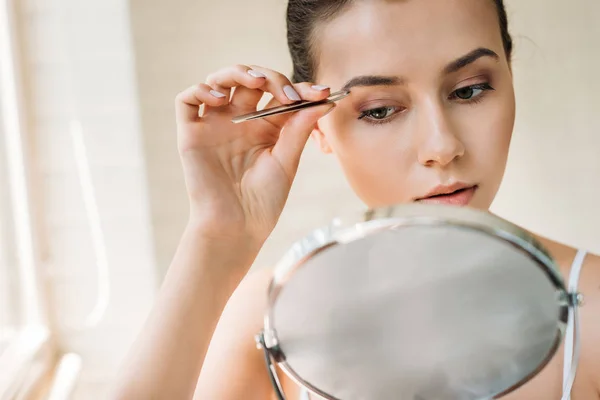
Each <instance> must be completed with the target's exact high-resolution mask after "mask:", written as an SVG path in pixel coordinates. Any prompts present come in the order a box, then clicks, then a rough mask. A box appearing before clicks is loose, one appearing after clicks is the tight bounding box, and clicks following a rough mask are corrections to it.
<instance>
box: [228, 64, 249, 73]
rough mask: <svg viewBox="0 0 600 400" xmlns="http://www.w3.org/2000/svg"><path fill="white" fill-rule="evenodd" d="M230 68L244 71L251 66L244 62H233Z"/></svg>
mask: <svg viewBox="0 0 600 400" xmlns="http://www.w3.org/2000/svg"><path fill="white" fill-rule="evenodd" d="M232 69H233V70H234V71H236V72H246V71H248V70H249V69H252V67H251V66H247V65H244V64H235V65H234V66H233V67H232Z"/></svg>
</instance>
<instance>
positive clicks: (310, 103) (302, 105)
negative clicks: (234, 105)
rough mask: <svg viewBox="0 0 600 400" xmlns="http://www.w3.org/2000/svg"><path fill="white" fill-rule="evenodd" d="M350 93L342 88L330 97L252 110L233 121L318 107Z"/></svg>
mask: <svg viewBox="0 0 600 400" xmlns="http://www.w3.org/2000/svg"><path fill="white" fill-rule="evenodd" d="M349 94H350V91H349V90H342V91H339V92H335V93H332V94H331V95H330V96H329V97H328V98H326V99H323V100H319V101H300V102H296V103H293V104H287V105H283V106H277V107H273V108H267V109H264V110H260V111H256V112H252V113H250V114H244V115H240V116H237V117H234V118H233V119H232V120H231V122H233V123H234V124H239V123H240V122H245V121H251V120H253V119H260V118H265V117H270V116H272V115H277V114H284V113H289V112H294V111H298V110H302V109H305V108H310V107H316V106H320V105H322V104H327V103H333V102H336V101H339V100H341V99H343V98H344V97H346V96H348V95H349Z"/></svg>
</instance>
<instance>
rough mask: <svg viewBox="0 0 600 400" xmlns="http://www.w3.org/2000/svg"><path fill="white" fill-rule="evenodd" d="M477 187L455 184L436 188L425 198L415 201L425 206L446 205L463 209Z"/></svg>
mask: <svg viewBox="0 0 600 400" xmlns="http://www.w3.org/2000/svg"><path fill="white" fill-rule="evenodd" d="M476 190H477V186H475V185H467V184H463V183H457V184H453V185H449V186H438V187H436V188H435V189H433V190H432V191H431V192H429V193H428V194H427V195H426V196H425V197H422V198H419V199H417V200H416V201H418V202H420V203H427V204H446V205H453V206H461V207H464V206H466V205H468V204H469V202H470V201H471V199H472V198H473V195H474V194H475V191H476Z"/></svg>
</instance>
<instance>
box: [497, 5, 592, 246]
mask: <svg viewBox="0 0 600 400" xmlns="http://www.w3.org/2000/svg"><path fill="white" fill-rule="evenodd" d="M508 3H509V4H508V6H509V16H510V17H511V21H512V25H513V32H514V35H515V40H516V46H517V48H516V54H515V64H514V68H515V84H516V90H517V101H518V116H517V125H516V128H515V136H514V143H513V146H512V149H511V155H510V160H509V168H508V170H507V175H506V179H505V183H504V186H503V188H502V190H501V193H500V195H499V196H498V198H497V202H496V205H495V209H496V211H498V212H499V213H500V214H502V215H505V216H507V217H508V218H509V219H512V220H514V221H516V222H518V223H520V224H522V225H524V226H526V227H527V228H530V229H532V230H534V231H536V232H539V233H541V234H544V235H546V236H549V237H551V238H554V239H557V240H561V241H564V242H567V243H570V244H572V245H575V246H584V247H586V248H589V249H591V250H594V251H595V252H597V253H600V209H599V207H600V200H599V198H600V112H599V111H598V110H600V97H599V96H598V93H600V80H598V79H597V78H596V77H597V74H598V71H600V25H599V24H598V19H599V18H600V2H598V1H595V0H576V1H558V0H552V1H548V0H546V1H544V0H526V1H523V0H511V1H509V2H508Z"/></svg>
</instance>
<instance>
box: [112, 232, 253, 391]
mask: <svg viewBox="0 0 600 400" xmlns="http://www.w3.org/2000/svg"><path fill="white" fill-rule="evenodd" d="M244 247H245V245H244V244H243V243H237V244H235V243H231V242H227V241H225V240H223V241H214V240H207V239H206V238H205V237H204V236H203V234H202V233H201V232H200V231H199V230H197V229H196V228H195V227H194V226H189V227H188V228H187V229H186V231H185V233H184V235H183V238H182V240H181V243H180V245H179V248H178V250H177V253H176V255H175V258H174V260H173V263H172V265H171V267H170V269H169V272H168V274H167V276H166V278H165V282H164V284H163V287H162V289H161V293H160V295H159V298H158V299H157V303H156V306H155V307H154V309H153V311H152V313H151V315H150V317H149V319H148V321H147V323H146V325H145V327H144V329H143V331H142V332H144V334H142V335H141V336H140V338H139V340H138V342H137V343H136V346H135V348H134V350H133V351H132V352H131V356H130V357H129V358H128V360H127V364H126V365H125V368H124V369H123V371H122V373H121V374H120V375H119V381H120V385H119V387H118V389H117V393H116V396H115V397H116V398H118V399H128V400H131V399H150V398H156V399H158V398H165V399H186V398H191V394H192V393H193V391H194V387H195V384H196V380H197V377H198V374H199V373H200V369H201V367H202V364H203V361H204V357H205V354H206V351H207V348H208V345H209V343H210V340H211V337H212V335H213V331H214V329H215V326H216V325H217V322H218V320H219V317H220V315H221V313H222V311H223V309H224V307H225V304H226V302H227V300H228V299H229V297H230V295H231V294H232V292H233V291H234V290H235V288H236V286H237V285H238V283H239V282H240V280H241V279H242V278H243V276H244V273H245V271H247V269H248V268H249V266H250V264H251V263H252V261H253V258H254V254H255V252H254V251H252V250H249V249H245V248H244ZM232 271H233V272H232ZM211 398H213V397H211ZM219 398H221V397H219Z"/></svg>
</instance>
